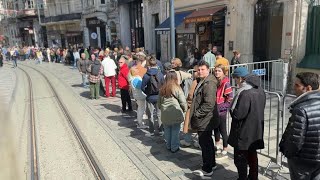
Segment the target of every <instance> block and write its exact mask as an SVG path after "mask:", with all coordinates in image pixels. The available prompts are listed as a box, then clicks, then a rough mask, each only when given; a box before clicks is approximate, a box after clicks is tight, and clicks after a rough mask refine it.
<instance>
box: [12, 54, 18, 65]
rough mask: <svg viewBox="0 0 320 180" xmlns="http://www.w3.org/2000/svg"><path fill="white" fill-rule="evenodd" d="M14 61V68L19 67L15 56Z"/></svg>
mask: <svg viewBox="0 0 320 180" xmlns="http://www.w3.org/2000/svg"><path fill="white" fill-rule="evenodd" d="M12 60H13V67H17V57H15V56H13V57H12Z"/></svg>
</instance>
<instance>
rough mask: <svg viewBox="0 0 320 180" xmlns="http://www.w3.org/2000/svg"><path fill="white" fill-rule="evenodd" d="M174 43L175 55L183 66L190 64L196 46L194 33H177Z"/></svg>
mask: <svg viewBox="0 0 320 180" xmlns="http://www.w3.org/2000/svg"><path fill="white" fill-rule="evenodd" d="M176 43H177V45H176V49H177V57H178V58H179V59H181V61H182V63H183V65H184V66H185V67H189V66H191V64H192V61H193V53H194V49H195V48H196V47H195V46H196V34H177V38H176Z"/></svg>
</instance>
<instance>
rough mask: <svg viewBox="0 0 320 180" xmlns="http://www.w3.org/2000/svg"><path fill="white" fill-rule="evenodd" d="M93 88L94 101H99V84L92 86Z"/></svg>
mask: <svg viewBox="0 0 320 180" xmlns="http://www.w3.org/2000/svg"><path fill="white" fill-rule="evenodd" d="M94 88H95V98H96V99H99V96H100V94H99V93H100V82H99V81H98V82H97V83H95V85H94Z"/></svg>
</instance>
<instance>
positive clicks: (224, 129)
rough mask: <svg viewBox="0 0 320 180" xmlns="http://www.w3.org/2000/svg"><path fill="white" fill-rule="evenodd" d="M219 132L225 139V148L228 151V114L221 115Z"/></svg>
mask: <svg viewBox="0 0 320 180" xmlns="http://www.w3.org/2000/svg"><path fill="white" fill-rule="evenodd" d="M219 132H220V134H221V136H222V140H223V150H225V151H226V150H227V147H228V138H229V136H228V133H227V115H225V116H221V117H220V126H219Z"/></svg>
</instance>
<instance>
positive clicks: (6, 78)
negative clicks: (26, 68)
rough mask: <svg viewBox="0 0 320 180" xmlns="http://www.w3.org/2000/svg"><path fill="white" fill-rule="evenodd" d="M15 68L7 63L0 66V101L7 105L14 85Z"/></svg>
mask: <svg viewBox="0 0 320 180" xmlns="http://www.w3.org/2000/svg"><path fill="white" fill-rule="evenodd" d="M16 70H17V69H14V68H12V66H11V65H9V64H7V63H5V64H4V65H3V67H2V68H0V101H1V102H2V103H4V104H7V105H9V102H10V100H11V98H12V94H13V91H14V88H15V86H16V78H17V75H16Z"/></svg>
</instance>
